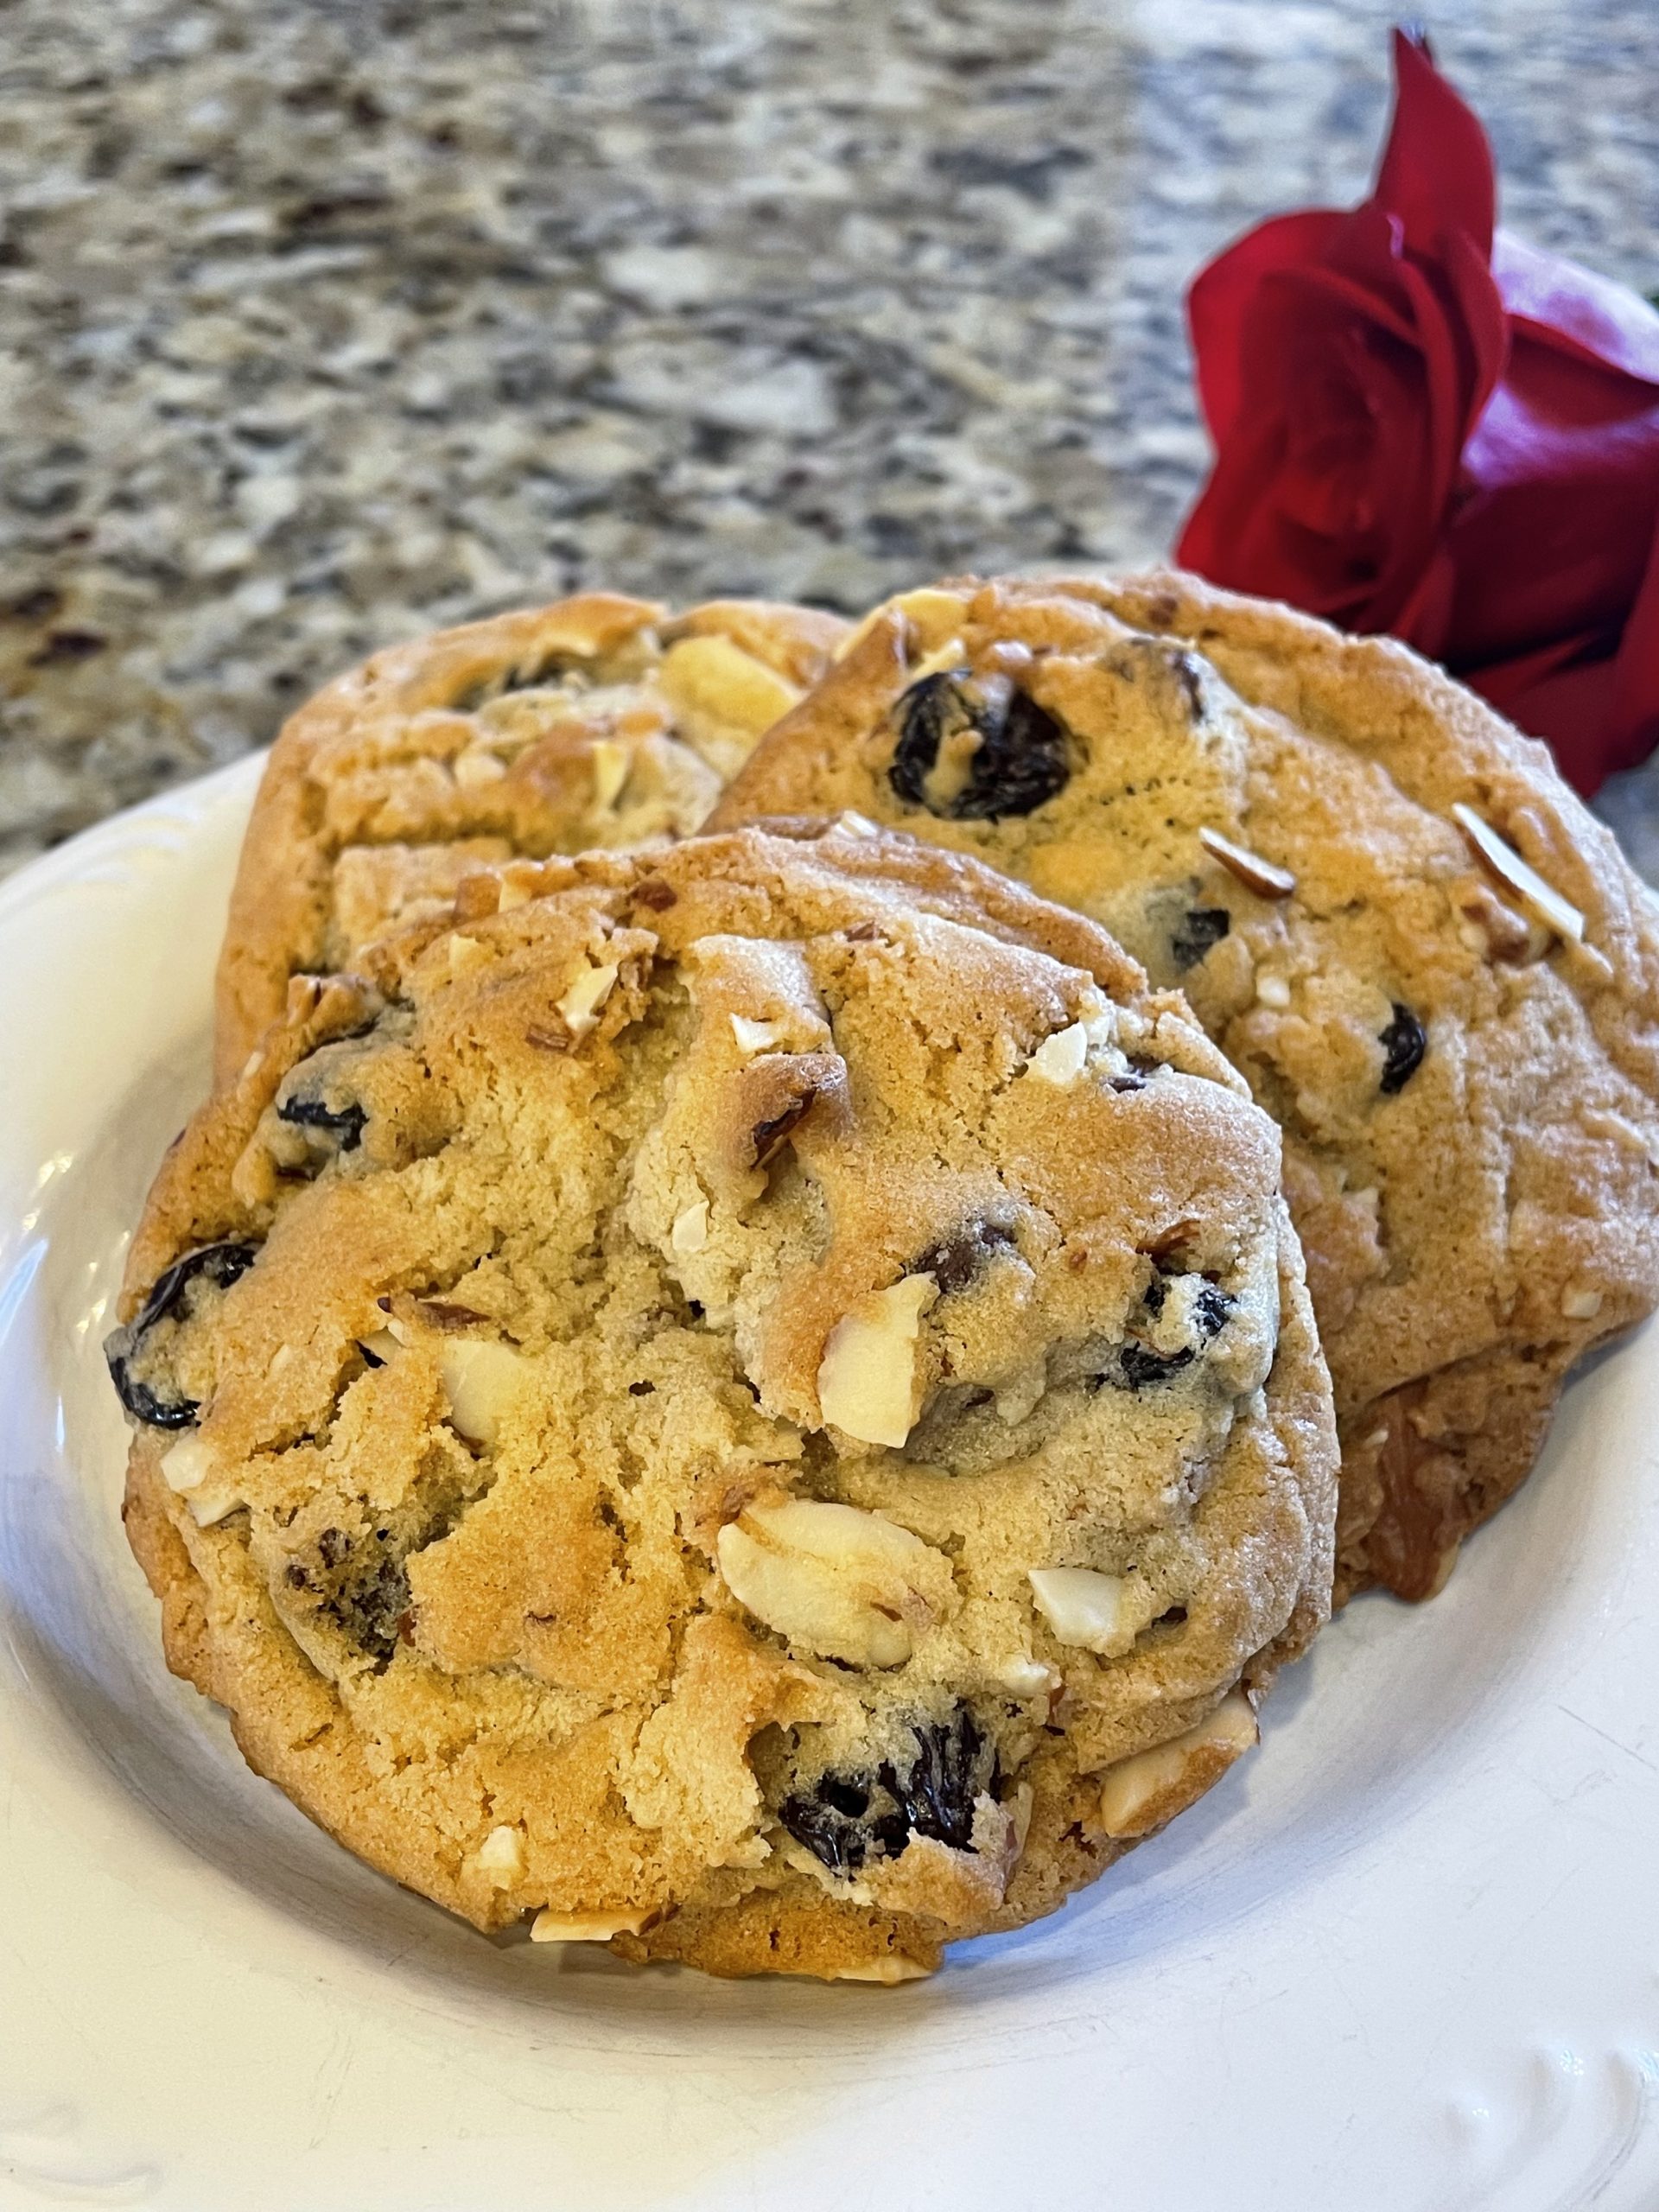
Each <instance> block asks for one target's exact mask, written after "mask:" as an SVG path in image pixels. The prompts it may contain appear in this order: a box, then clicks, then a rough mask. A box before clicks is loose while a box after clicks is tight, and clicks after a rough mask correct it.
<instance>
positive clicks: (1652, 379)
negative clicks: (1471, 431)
mask: <svg viewBox="0 0 1659 2212" xmlns="http://www.w3.org/2000/svg"><path fill="white" fill-rule="evenodd" d="M1492 275H1493V277H1495V278H1496V280H1497V288H1498V290H1499V292H1500V293H1501V294H1502V295H1503V305H1504V308H1506V310H1507V311H1508V312H1509V313H1510V315H1515V316H1518V317H1520V318H1522V319H1523V320H1524V321H1527V322H1528V323H1529V324H1531V325H1532V326H1533V327H1534V330H1533V334H1534V335H1535V337H1536V338H1537V339H1538V340H1539V341H1540V342H1541V343H1543V344H1549V345H1554V346H1559V347H1560V348H1561V349H1562V350H1563V351H1567V350H1572V351H1575V352H1577V353H1581V354H1582V355H1584V356H1585V357H1586V359H1591V360H1596V361H1605V362H1606V363H1607V365H1609V366H1610V367H1611V368H1616V369H1622V370H1624V372H1625V374H1626V375H1627V376H1633V377H1641V378H1644V379H1646V380H1647V381H1648V382H1649V383H1654V384H1659V314H1656V313H1655V312H1654V310H1653V308H1650V307H1649V305H1648V303H1647V302H1646V301H1645V300H1643V299H1642V298H1640V297H1639V296H1637V294H1636V293H1635V292H1632V291H1630V290H1628V289H1626V288H1625V287H1624V285H1623V284H1615V283H1611V282H1610V280H1609V279H1608V278H1606V277H1599V276H1597V275H1596V273H1595V272H1594V270H1589V269H1580V267H1579V265H1578V264H1577V263H1576V262H1572V261H1563V260H1562V259H1561V258H1560V256H1559V255H1557V254H1553V253H1545V252H1543V251H1541V250H1540V249H1539V248H1538V247H1537V246H1535V245H1528V244H1527V243H1526V241H1525V240H1524V239H1522V238H1512V237H1511V236H1510V233H1509V232H1507V231H1500V232H1498V233H1497V238H1496V240H1495V241H1494V243H1493V246H1492Z"/></svg>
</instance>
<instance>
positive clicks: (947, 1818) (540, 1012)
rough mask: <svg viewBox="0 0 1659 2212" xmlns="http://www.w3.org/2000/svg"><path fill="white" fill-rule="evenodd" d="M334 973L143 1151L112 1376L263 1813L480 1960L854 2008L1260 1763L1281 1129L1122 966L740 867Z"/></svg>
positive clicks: (1304, 1529) (1044, 920) (167, 1567)
mask: <svg viewBox="0 0 1659 2212" xmlns="http://www.w3.org/2000/svg"><path fill="white" fill-rule="evenodd" d="M446 919H447V920H448V921H449V922H453V923H454V924H456V925H457V926H454V927H448V928H447V927H445V926H444V921H445V920H446ZM370 969H371V972H369V973H367V974H365V975H362V976H339V977H334V978H324V979H304V980H298V981H296V982H295V984H294V985H293V987H292V989H291V992H290V996H289V1006H288V1009H287V1013H286V1015H285V1018H284V1020H283V1021H282V1022H281V1023H279V1024H278V1025H277V1026H276V1027H273V1028H272V1029H271V1030H270V1032H269V1033H268V1034H267V1036H266V1038H265V1039H264V1042H263V1044H262V1045H261V1046H259V1048H258V1049H257V1052H255V1053H254V1054H252V1055H251V1056H250V1058H249V1060H248V1063H247V1065H245V1069H244V1071H243V1072H242V1073H241V1074H240V1076H239V1077H238V1078H237V1079H236V1080H235V1081H234V1082H232V1084H229V1085H227V1086H226V1087H225V1088H224V1089H223V1090H221V1091H220V1092H219V1094H218V1095H217V1096H216V1097H215V1098H214V1099H213V1101H212V1102H211V1103H209V1104H208V1105H207V1107H206V1108H205V1109H203V1110H202V1112H201V1113H200V1114H199V1115H198V1116H197V1117H196V1119H195V1121H194V1122H193V1123H192V1124H191V1126H190V1128H188V1131H187V1132H186V1134H185V1135H184V1136H183V1138H182V1140H181V1141H180V1143H179V1144H178V1145H177V1146H175V1148H174V1150H173V1151H172V1153H171V1154H169V1156H168V1160H167V1161H166V1163H165V1164H164V1166H163V1167H162V1172H161V1174H160V1176H159V1178H158V1179H157V1181H156V1186H155V1189H154V1191H153V1192H152V1194H151V1198H150V1201H149V1207H148V1210H147V1211H146V1214H145V1217H144V1219H143V1224H142V1225H141V1227H140V1229H139V1231H138V1234H137V1240H136V1242H135V1244H134V1247H133V1250H132V1254H131V1258H130V1268H129V1274H128V1282H127V1288H126V1292H125V1294H124V1305H123V1319H124V1325H123V1326H122V1327H121V1328H120V1329H119V1330H118V1332H117V1333H116V1334H115V1336H114V1337H112V1338H111V1342H110V1345H109V1351H110V1355H111V1371H112V1374H113V1375H114V1377H115V1379H116V1382H117V1384H118V1388H119V1389H120V1391H121V1395H122V1397H123V1399H124V1403H125V1404H126V1406H127V1408H128V1410H129V1412H130V1414H132V1415H133V1417H134V1425H135V1430H136V1434H135V1440H134V1444H133V1449H132V1454H131V1460H130V1477H129V1490H128V1498H127V1526H128V1529H129V1533H130V1538H131V1541H132V1543H133V1546H134V1548H135V1550H136V1551H137V1554H138V1557H139V1559H140V1560H141V1561H142V1562H143V1566H144V1568H145V1570H146V1572H147V1573H148V1574H149V1579H150V1580H151V1582H152V1584H153V1586H155V1588H156V1592H157V1593H158V1594H159V1596H160V1597H161V1599H162V1607H163V1619H164V1633H165V1637H166V1643H167V1650H168V1658H169V1661H170V1662H171V1663H172V1665H173V1666H174V1668H175V1669H176V1670H177V1671H179V1672H180V1673H181V1674H184V1675H188V1677H189V1678H190V1679H191V1680H192V1681H194V1682H195V1683H196V1684H197V1685H198V1687H199V1688H201V1689H202V1690H204V1691H206V1692H207V1694H209V1695H211V1696H213V1697H214V1698H216V1699H218V1700H219V1701H220V1702H221V1703H223V1704H224V1705H226V1706H227V1707H229V1708H230V1711H231V1713H232V1719H233V1724H234V1726H235V1731H236V1734H237V1738H238V1742H239V1743H240V1745H241V1746H242V1748H243V1750H244V1751H245V1754H246V1756H247V1758H249V1760H250V1761H251V1764H253V1765H254V1766H255V1767H256V1768H257V1770H259V1771H260V1772H261V1773H263V1774H265V1775H267V1776H269V1777H270V1778H271V1779H272V1780H273V1781H275V1782H277V1783H279V1784H280V1785H281V1787H282V1788H283V1789H285V1790H286V1791H287V1792H288V1793H289V1796H292V1797H293V1798H294V1799H295V1800H296V1802H298V1803H299V1804H301V1805H302V1807H303V1808H305V1809H306V1811H307V1812H308V1813H309V1814H310V1815H312V1817H313V1818H314V1819H315V1820H317V1821H320V1822H321V1824H322V1825H323V1826H324V1827H327V1828H329V1829H331V1830H333V1832H334V1834H336V1835H337V1836H339V1837H340V1839H341V1840H343V1841H344V1842H346V1844H347V1845H349V1846H350V1847H351V1848H352V1849H353V1851H356V1852H358V1853H360V1854H361V1855H362V1856H363V1857H364V1858H365V1859H368V1860H370V1861H371V1862H372V1864H374V1865H375V1866H378V1867H380V1868H382V1869H383V1870H384V1871H385V1872H387V1873H388V1874H391V1875H392V1876H395V1877H396V1878H397V1879H398V1880H399V1881H402V1882H404V1883H407V1884H408V1885H410V1886H411V1887H412V1888H414V1889H416V1890H419V1891H423V1892H424V1893H425V1894H426V1895H427V1896H428V1897H433V1898H435V1899H436V1900H437V1901H438V1902H439V1903H441V1904H445V1905H448V1906H449V1907H450V1908H451V1909H452V1910H454V1911H456V1912H459V1913H462V1914H464V1915H466V1916H467V1917H468V1918H469V1919H471V1920H473V1921H474V1922H476V1923H477V1924H478V1925H479V1926H480V1927H481V1928H486V1929H490V1928H499V1927H503V1926H505V1925H508V1924H509V1923H513V1922H516V1921H518V1920H520V1919H522V1918H524V1916H531V1915H533V1916H534V1928H533V1930H532V1932H533V1933H534V1934H536V1935H537V1936H543V1937H548V1938H551V1939H554V1940H570V1939H578V1938H585V1939H590V1940H599V1941H607V1942H609V1943H610V1944H611V1946H612V1948H613V1949H614V1950H616V1951H618V1952H620V1953H621V1954H623V1955H626V1956H627V1957H629V1958H632V1959H648V1958H666V1959H679V1960H684V1961H690V1963H692V1964H695V1965H696V1966H699V1967H706V1968H709V1969H710V1970H712V1971H714V1972H716V1973H721V1974H752V1973H760V1972H772V1971H781V1972H791V1973H804V1974H817V1975H821V1976H824V1977H829V1978H837V1977H842V1978H850V1979H854V1980H873V1981H894V1980H903V1979H906V1978H908V1977H909V1976H911V1975H913V1974H918V1973H923V1972H925V1971H927V1970H929V1969H931V1967H933V1966H934V1965H936V1964H937V1962H938V1957H939V1954H940V1948H941V1946H942V1945H943V1944H944V1942H947V1941H948V1940H950V1939H953V1938H956V1937H961V1936H972V1935H976V1934H979V1933H982V1932H984V1931H986V1930H988V1929H1004V1928H1010V1927H1014V1926H1015V1925H1018V1924H1020V1923H1023V1922H1025V1921H1027V1920H1029V1919H1031V1918H1033V1916H1036V1915H1038V1914H1040V1913H1044V1912H1047V1911H1049V1910H1052V1908H1053V1907H1054V1906H1055V1905H1057V1904H1058V1903H1059V1902H1060V1900H1061V1899H1062V1898H1063V1897H1065V1895H1066V1894H1067V1892H1068V1891H1071V1890H1073V1889H1075V1888H1076V1887H1077V1886H1078V1885H1080V1884H1082V1883H1084V1882H1086V1881H1088V1880H1089V1879H1090V1878H1092V1877H1093V1876H1094V1875H1096V1873H1098V1872H1100V1871H1101V1869H1102V1868H1103V1867H1104V1866H1107V1865H1109V1863H1110V1862H1111V1861H1112V1860H1113V1859H1115V1858H1116V1857H1117V1856H1118V1855H1119V1854H1120V1853H1122V1852H1123V1851H1124V1850H1125V1849H1127V1848H1128V1846H1129V1845H1130V1843H1131V1842H1132V1841H1133V1840H1135V1839H1136V1838H1138V1837H1140V1836H1141V1835H1143V1834H1147V1833H1149V1832H1150V1831H1151V1830H1152V1829H1154V1827H1158V1826H1160V1824H1161V1823H1162V1822H1163V1821H1166V1820H1167V1819H1169V1818H1170V1817H1171V1816H1172V1815H1174V1814H1175V1813H1177V1812H1178V1811H1179V1810H1180V1809H1181V1808H1182V1807H1183V1806H1185V1804H1187V1803H1188V1802H1191V1801H1192V1798H1193V1797H1195V1796H1197V1795H1198V1793H1199V1792H1200V1791H1201V1790H1202V1789H1205V1788H1206V1787H1207V1786H1208V1784H1209V1783H1211V1781H1213V1780H1214V1779H1215V1777H1217V1775H1218V1774H1220V1773H1221V1772H1222V1771H1223V1770H1224V1769H1225V1768H1226V1766H1227V1765H1228V1764H1230V1762H1231V1761H1232V1760H1233V1759H1234V1758H1236V1757H1237V1756H1238V1754H1239V1753H1240V1751H1243V1749H1245V1748H1246V1747H1247V1746H1248V1745H1249V1744H1250V1743H1252V1742H1253V1741H1254V1740H1255V1712H1254V1707H1255V1700H1256V1699H1257V1697H1258V1696H1259V1695H1260V1694H1261V1693H1262V1691H1263V1690H1264V1689H1265V1688H1266V1687H1267V1686H1268V1682H1269V1681H1270V1680H1271V1678H1272V1676H1273V1675H1274V1670H1275V1669H1276V1668H1277V1667H1278V1666H1279V1665H1280V1664H1281V1662H1282V1661H1284V1660H1285V1659H1287V1657H1289V1656H1292V1655H1294V1653H1296V1652H1297V1651H1299V1650H1300V1649H1301V1648H1302V1647H1303V1646H1304V1644H1305V1643H1306V1642H1307V1640H1308V1638H1309V1637H1311V1636H1312V1635H1313V1632H1314V1630H1316V1628H1317V1627H1318V1626H1319V1623H1320V1622H1321V1621H1322V1619H1323V1618H1325V1613H1326V1611H1327V1609H1328V1593H1329V1583H1330V1572H1331V1543H1332V1525H1333V1516H1334V1491H1335V1454H1336V1446H1335V1432H1334V1426H1333V1422H1332V1413H1331V1405H1330V1396H1329V1383H1328V1381H1327V1379H1326V1376H1325V1371H1324V1367H1323V1363H1322V1362H1321V1359H1320V1357H1319V1350H1318V1346H1317V1342H1316V1339H1315V1337H1314V1334H1313V1325H1312V1317H1311V1312H1310V1308H1309V1306H1308V1303H1307V1299H1306V1290H1305V1286H1304V1282H1303V1277H1302V1270H1301V1262H1300V1254H1299V1252H1298V1249H1297V1246H1296V1243H1295V1239H1294V1232H1293V1231H1292V1230H1291V1229H1290V1227H1289V1222H1288V1216H1287V1212H1286V1211H1285V1208H1284V1205H1283V1202H1282V1199H1281V1196H1280V1192H1279V1160H1280V1145H1279V1136H1278V1132H1277V1130H1276V1129H1275V1128H1274V1125H1273V1123H1272V1122H1271V1121H1270V1120H1269V1119H1268V1116H1265V1115H1264V1114H1262V1113H1261V1112H1260V1111H1259V1109H1257V1108H1255V1106H1254V1105H1253V1104H1252V1103H1251V1102H1250V1100H1249V1096H1248V1094H1247V1093H1246V1091H1245V1089H1244V1086H1243V1084H1241V1083H1240V1082H1239V1080H1238V1078H1237V1077H1236V1076H1235V1075H1234V1074H1233V1073H1232V1071H1230V1069H1229V1068H1228V1067H1227V1065H1226V1064H1225V1062H1224V1059H1223V1058H1222V1057H1221V1055H1220V1054H1219V1053H1218V1052H1217V1051H1216V1050H1215V1048H1214V1047H1213V1046H1211V1044H1210V1043H1209V1041H1208V1040H1207V1039H1205V1036H1204V1035H1203V1033H1202V1032H1201V1031H1200V1030H1199V1029H1198V1027H1197V1025H1196V1024H1195V1023H1194V1022H1193V1021H1192V1018H1191V1016H1190V1014H1188V1013H1187V1012H1186V1010H1185V1007H1184V1006H1183V1005H1182V1004H1181V1002H1180V1001H1179V999H1178V998H1177V997H1175V996H1174V995H1159V994H1153V993H1150V992H1148V991H1147V988H1146V984H1145V978H1144V976H1142V975H1141V971H1140V970H1139V969H1138V968H1137V967H1136V966H1135V963H1133V962H1132V961H1130V960H1129V959H1128V957H1127V956H1126V955H1124V954H1123V953H1122V951H1121V950H1119V949H1118V948H1117V947H1116V945H1114V944H1112V943H1111V941H1110V940H1109V938H1107V937H1106V936H1105V935H1104V934H1103V932H1102V931H1099V930H1097V929H1096V928H1095V927H1094V926H1093V925H1090V924H1089V923H1087V922H1086V921H1084V920H1083V919H1082V918H1079V917H1077V916H1075V915H1071V914H1067V913H1065V912H1061V911H1060V910H1058V909H1057V908H1052V907H1050V906H1046V905H1045V903H1044V902H1042V901H1040V900H1038V899H1034V898H1033V897H1032V896H1031V894H1030V893H1027V892H1026V891H1024V890H1023V889H1021V888H1020V887H1018V886H1015V885H1013V884H1009V883H1006V882H1004V881H1003V880H1001V879H1000V878H998V877H996V876H995V875H994V874H991V873H990V872H989V871H987V870H984V869H982V868H978V867H977V866H976V864H974V863H973V862H972V861H964V860H959V859H957V858H954V857H953V856H951V855H945V854H941V853H938V852H935V851H933V850H931V849H929V848H926V847H924V846H918V845H917V844H915V843H914V842H912V840H909V839H905V838H884V837H881V836H874V835H872V836H855V835H843V834H841V833H832V834H828V835H824V836H818V837H816V838H811V839H808V840H804V841H795V842H791V841H790V840H787V839H785V838H779V837H768V836H762V835H760V834H757V833H753V832H746V833H741V834H738V835H735V836H728V837H721V838H713V839H709V838H698V839H694V840H691V841H690V842H684V843H681V844H677V845H674V846H665V847H664V848H661V849H658V850H657V851H655V852H648V853H645V854H627V853H620V852H613V853H602V852H601V853H593V854H588V855H582V856H581V857H578V858H576V859H574V860H555V861H549V862H547V863H545V864H542V865H535V864H531V863H524V862H521V863H515V864H513V865H512V866H509V867H507V868H504V869H501V870H499V871H495V872H492V873H488V874H484V875H481V876H480V877H479V878H477V879H474V880H472V881H470V882H469V883H468V884H467V885H466V886H464V887H463V888H462V892H461V894H460V896H459V897H458V899H457V901H456V903H455V908H454V912H452V913H451V915H450V916H448V917H447V918H432V919H429V920H428V921H425V922H423V923H419V924H416V925H410V927H408V928H407V929H406V930H405V931H403V932H401V933H400V934H398V935H397V937H395V938H393V939H392V940H391V941H390V942H388V943H387V944H384V945H382V946H381V947H380V948H378V950H377V951H376V953H375V955H374V957H373V959H372V963H370Z"/></svg>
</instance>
